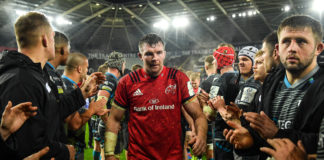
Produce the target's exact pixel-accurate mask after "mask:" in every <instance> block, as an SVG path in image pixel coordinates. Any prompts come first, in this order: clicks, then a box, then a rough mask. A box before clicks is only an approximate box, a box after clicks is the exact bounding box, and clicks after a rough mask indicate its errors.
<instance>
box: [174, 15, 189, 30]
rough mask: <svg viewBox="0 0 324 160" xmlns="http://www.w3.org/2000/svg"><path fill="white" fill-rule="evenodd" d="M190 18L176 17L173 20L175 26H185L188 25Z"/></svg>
mask: <svg viewBox="0 0 324 160" xmlns="http://www.w3.org/2000/svg"><path fill="white" fill-rule="evenodd" d="M188 24H189V20H188V19H187V18H186V17H176V18H174V19H173V21H172V25H173V27H175V28H183V27H186V26H188Z"/></svg>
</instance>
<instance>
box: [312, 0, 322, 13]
mask: <svg viewBox="0 0 324 160" xmlns="http://www.w3.org/2000/svg"><path fill="white" fill-rule="evenodd" d="M323 5H324V1H323V0H314V1H313V7H312V8H313V10H315V11H318V12H322V11H323V10H324V8H323Z"/></svg>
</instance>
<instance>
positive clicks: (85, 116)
mask: <svg viewBox="0 0 324 160" xmlns="http://www.w3.org/2000/svg"><path fill="white" fill-rule="evenodd" d="M109 95H110V94H109V93H108V92H107V91H104V90H100V91H99V93H98V97H99V98H98V99H97V101H96V102H94V101H92V102H91V103H90V104H89V109H87V110H86V111H85V112H84V113H82V114H80V113H79V112H78V111H76V112H74V113H73V114H71V115H69V116H68V117H67V118H66V119H65V122H66V123H68V126H69V128H70V129H72V130H77V129H79V128H81V127H82V126H83V125H84V124H85V123H86V122H88V121H89V119H90V118H91V116H92V115H94V114H103V112H106V111H105V110H106V107H104V106H105V104H106V103H107V100H108V98H100V96H104V97H107V96H108V97H109ZM103 116H106V117H108V114H104V115H103Z"/></svg>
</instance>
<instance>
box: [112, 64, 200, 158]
mask: <svg viewBox="0 0 324 160" xmlns="http://www.w3.org/2000/svg"><path fill="white" fill-rule="evenodd" d="M115 94H116V95H115V100H114V103H115V104H116V105H118V106H119V107H122V108H129V112H130V117H129V122H128V131H129V147H128V149H129V150H128V158H129V159H141V160H149V159H183V152H182V151H183V145H181V144H182V143H181V121H180V115H181V106H182V105H183V104H185V103H190V101H191V100H192V99H193V97H194V92H193V89H192V86H191V83H190V81H189V79H188V77H187V76H186V75H185V74H184V73H182V72H180V71H178V70H176V69H172V68H168V67H164V68H163V70H162V72H161V73H160V75H159V76H157V77H154V78H152V77H150V76H149V75H147V74H146V73H145V71H144V70H143V69H140V70H137V71H135V72H131V73H129V74H128V75H126V76H124V77H123V78H122V79H121V80H120V81H119V83H118V86H117V90H116V92H115Z"/></svg>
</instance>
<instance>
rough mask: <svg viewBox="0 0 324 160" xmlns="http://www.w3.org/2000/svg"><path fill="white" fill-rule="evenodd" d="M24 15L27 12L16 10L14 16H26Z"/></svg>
mask: <svg viewBox="0 0 324 160" xmlns="http://www.w3.org/2000/svg"><path fill="white" fill-rule="evenodd" d="M26 13H27V11H23V10H19V9H17V10H16V14H17V15H18V16H21V15H24V14H26Z"/></svg>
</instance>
